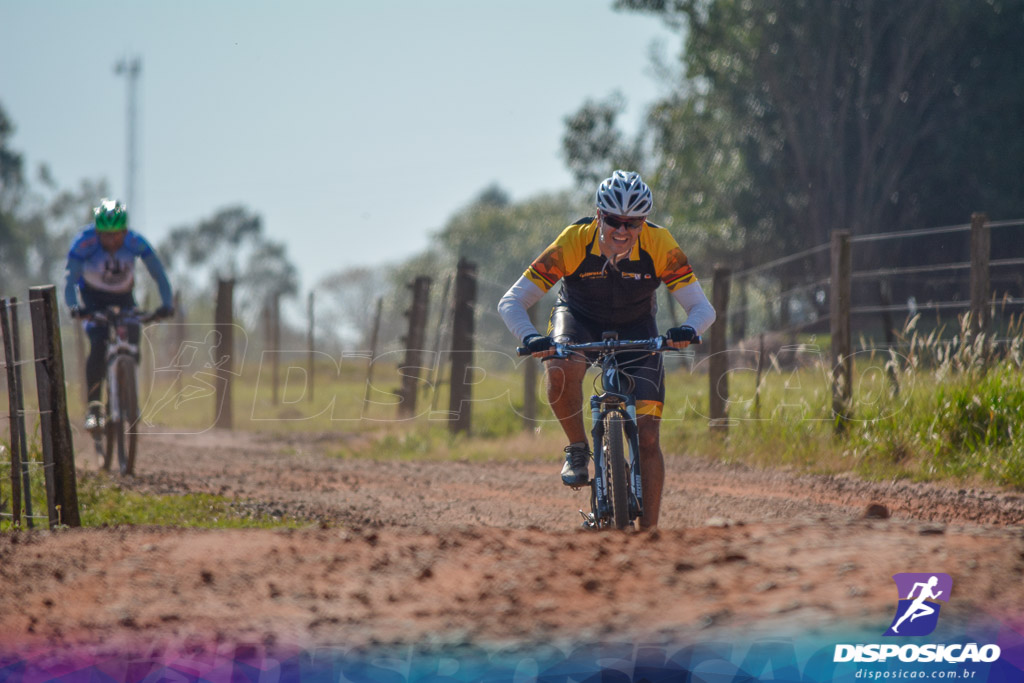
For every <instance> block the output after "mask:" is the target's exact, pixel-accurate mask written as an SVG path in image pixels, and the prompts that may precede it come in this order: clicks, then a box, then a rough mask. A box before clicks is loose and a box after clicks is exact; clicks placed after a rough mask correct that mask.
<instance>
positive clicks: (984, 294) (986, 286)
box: [971, 213, 992, 337]
mask: <svg viewBox="0 0 1024 683" xmlns="http://www.w3.org/2000/svg"><path fill="white" fill-rule="evenodd" d="M987 223H988V215H986V214H984V213H974V214H971V334H972V336H975V337H976V336H977V335H979V334H984V333H985V332H987V331H988V323H989V319H988V318H989V305H990V299H991V298H992V291H991V287H992V286H991V284H990V280H989V259H990V258H991V255H992V235H991V233H990V232H989V229H988V225H986V224H987Z"/></svg>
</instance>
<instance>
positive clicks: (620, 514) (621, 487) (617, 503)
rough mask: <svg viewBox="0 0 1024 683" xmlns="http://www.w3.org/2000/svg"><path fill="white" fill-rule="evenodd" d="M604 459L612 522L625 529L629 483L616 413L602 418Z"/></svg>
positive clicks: (620, 420) (627, 522) (618, 417)
mask: <svg viewBox="0 0 1024 683" xmlns="http://www.w3.org/2000/svg"><path fill="white" fill-rule="evenodd" d="M604 461H605V467H606V470H605V471H606V473H607V475H606V476H607V477H608V480H609V481H608V494H609V495H610V496H611V499H612V501H611V503H612V523H613V524H614V526H615V528H616V529H625V528H626V527H627V526H628V525H629V484H628V482H627V481H626V458H625V455H624V454H623V452H622V417H621V416H620V415H618V414H617V413H612V414H610V415H608V416H606V417H605V418H604Z"/></svg>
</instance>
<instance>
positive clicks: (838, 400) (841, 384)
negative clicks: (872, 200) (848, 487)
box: [829, 230, 853, 433]
mask: <svg viewBox="0 0 1024 683" xmlns="http://www.w3.org/2000/svg"><path fill="white" fill-rule="evenodd" d="M831 271H832V273H831V276H832V280H831V296H830V299H829V310H830V328H831V334H832V415H833V418H834V419H835V431H836V433H842V432H844V431H845V430H846V424H847V422H848V421H849V420H850V419H851V418H852V405H851V401H852V398H853V347H852V342H851V333H850V277H851V274H852V255H851V251H850V232H849V231H848V230H834V231H832V244H831Z"/></svg>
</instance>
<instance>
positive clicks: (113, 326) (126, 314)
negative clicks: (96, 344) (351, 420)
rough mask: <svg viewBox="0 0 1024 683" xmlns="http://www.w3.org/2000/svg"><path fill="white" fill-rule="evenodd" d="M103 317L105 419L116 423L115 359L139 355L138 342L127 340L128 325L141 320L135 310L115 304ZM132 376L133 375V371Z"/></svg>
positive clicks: (119, 411) (118, 410) (118, 399)
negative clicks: (105, 325)
mask: <svg viewBox="0 0 1024 683" xmlns="http://www.w3.org/2000/svg"><path fill="white" fill-rule="evenodd" d="M103 318H105V322H106V324H107V396H108V397H109V406H110V407H109V413H110V414H109V415H108V416H107V419H108V420H110V421H112V422H114V423H115V424H117V423H120V422H121V405H120V392H119V391H118V386H119V382H120V380H119V379H118V377H117V361H118V359H119V358H121V357H123V356H128V357H130V358H131V359H132V360H135V359H137V358H138V357H139V346H138V344H132V343H131V342H130V341H129V340H128V326H129V325H131V324H138V325H140V326H141V324H142V321H141V319H140V317H139V316H138V314H137V313H136V311H134V310H128V309H124V310H122V309H120V308H119V307H117V306H112V307H110V308H108V309H107V314H106V315H104V316H103ZM100 319H102V318H100ZM132 376H133V377H134V376H135V375H134V373H132ZM137 388H138V387H136V389H137Z"/></svg>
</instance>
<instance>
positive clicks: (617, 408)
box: [580, 396, 644, 527]
mask: <svg viewBox="0 0 1024 683" xmlns="http://www.w3.org/2000/svg"><path fill="white" fill-rule="evenodd" d="M629 398H631V397H629ZM606 399H607V396H593V397H591V399H590V414H591V420H592V422H591V424H593V427H592V429H591V439H592V443H593V444H594V478H593V479H592V480H591V483H590V485H591V495H590V498H591V509H592V510H593V512H592V513H591V514H590V515H587V514H586V513H584V512H583V511H582V510H581V511H580V514H582V515H583V518H584V520H586V522H585V524H586V525H588V526H594V527H598V526H602V525H605V524H607V520H609V519H610V518H611V505H610V504H609V501H608V477H607V475H606V473H607V471H608V468H607V467H606V463H605V457H606V456H607V454H606V453H605V452H604V432H605V429H604V418H605V417H607V416H608V415H611V414H614V413H618V414H619V415H620V416H621V418H622V421H621V424H622V429H623V432H624V433H625V437H626V443H627V444H628V445H629V486H628V489H629V518H630V519H631V520H633V519H637V518H639V517H641V516H643V510H644V506H643V499H644V498H643V483H642V481H641V476H640V436H639V433H638V431H637V426H636V404H635V403H634V402H633V401H632V400H627V401H626V404H625V407H624V408H623V407H622V404H621V403H617V404H612V407H609V408H607V409H605V405H606V403H605V401H606Z"/></svg>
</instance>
